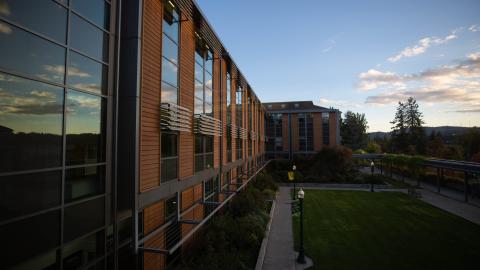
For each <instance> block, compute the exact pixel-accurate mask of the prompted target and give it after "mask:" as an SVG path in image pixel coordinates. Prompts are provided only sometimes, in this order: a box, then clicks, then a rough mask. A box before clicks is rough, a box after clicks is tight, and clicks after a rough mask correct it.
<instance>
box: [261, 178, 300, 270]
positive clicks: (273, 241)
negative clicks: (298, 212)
mask: <svg viewBox="0 0 480 270" xmlns="http://www.w3.org/2000/svg"><path fill="white" fill-rule="evenodd" d="M262 269H264V270H282V269H284V270H294V269H295V252H294V250H293V229H292V210H291V197H290V188H288V187H280V192H279V194H278V197H277V203H276V206H275V211H274V214H273V222H272V227H271V228H270V235H269V237H268V244H267V251H266V254H265V259H264V262H263V268H262Z"/></svg>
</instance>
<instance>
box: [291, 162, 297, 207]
mask: <svg viewBox="0 0 480 270" xmlns="http://www.w3.org/2000/svg"><path fill="white" fill-rule="evenodd" d="M296 170H297V166H295V164H293V166H292V172H293V179H294V180H293V199H294V200H295V199H296V198H295V195H296V194H297V185H296V183H295V171H296Z"/></svg>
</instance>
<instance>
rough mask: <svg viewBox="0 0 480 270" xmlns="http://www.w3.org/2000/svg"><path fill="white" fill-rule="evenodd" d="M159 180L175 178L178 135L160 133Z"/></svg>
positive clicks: (164, 180)
mask: <svg viewBox="0 0 480 270" xmlns="http://www.w3.org/2000/svg"><path fill="white" fill-rule="evenodd" d="M161 136H162V160H161V162H162V166H161V174H162V177H161V182H167V181H170V180H174V179H177V177H178V176H177V175H178V173H177V171H178V151H177V149H178V142H177V140H178V135H177V134H176V133H162V135H161Z"/></svg>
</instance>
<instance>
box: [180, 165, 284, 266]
mask: <svg viewBox="0 0 480 270" xmlns="http://www.w3.org/2000/svg"><path fill="white" fill-rule="evenodd" d="M276 190H277V186H276V184H275V182H274V181H273V179H272V177H271V176H270V175H268V174H267V173H265V172H260V173H259V174H258V175H257V176H256V179H255V180H253V181H252V182H251V183H250V184H249V185H248V186H247V187H246V188H245V189H244V190H242V191H241V192H240V193H239V194H237V195H236V197H234V198H233V199H232V201H231V202H230V203H229V204H228V205H227V206H226V209H225V210H224V211H223V213H222V214H220V215H218V216H215V217H214V218H213V219H212V220H211V221H210V222H209V223H208V224H207V226H206V228H205V229H203V230H202V231H201V233H199V234H198V235H197V236H196V237H197V240H199V241H196V242H197V243H199V244H197V245H196V246H194V247H193V248H192V249H189V250H188V254H186V255H187V256H183V258H185V259H184V260H183V261H182V262H181V265H180V268H179V269H208V270H215V269H219V270H220V269H222V270H223V269H239V270H240V269H254V268H255V264H256V262H257V257H258V252H259V250H260V246H261V243H262V240H263V238H264V236H265V230H266V227H267V224H268V221H269V218H270V217H269V214H270V209H271V207H272V203H271V201H269V200H271V199H273V198H274V197H275V192H276Z"/></svg>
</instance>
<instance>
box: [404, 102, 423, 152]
mask: <svg viewBox="0 0 480 270" xmlns="http://www.w3.org/2000/svg"><path fill="white" fill-rule="evenodd" d="M404 113H405V116H404V117H405V118H404V120H405V122H406V126H407V128H408V129H407V130H408V134H409V136H408V137H409V138H408V141H409V145H413V146H414V147H415V150H416V152H417V153H419V154H425V153H426V152H427V139H426V136H425V131H424V129H423V124H425V122H424V121H423V114H422V113H421V112H420V110H419V107H418V103H417V101H416V100H415V99H414V98H413V97H409V98H408V99H407V102H406V103H405V111H404Z"/></svg>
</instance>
